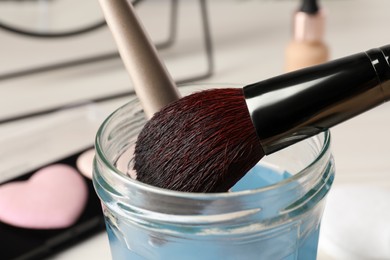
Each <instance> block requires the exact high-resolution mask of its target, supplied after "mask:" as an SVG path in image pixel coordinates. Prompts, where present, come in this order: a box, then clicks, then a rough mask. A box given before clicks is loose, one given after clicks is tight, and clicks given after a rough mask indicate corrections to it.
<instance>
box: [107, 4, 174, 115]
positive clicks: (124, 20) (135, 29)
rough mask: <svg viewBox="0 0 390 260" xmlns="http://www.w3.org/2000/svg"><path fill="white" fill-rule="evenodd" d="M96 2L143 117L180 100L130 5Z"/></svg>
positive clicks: (154, 48)
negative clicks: (129, 80)
mask: <svg viewBox="0 0 390 260" xmlns="http://www.w3.org/2000/svg"><path fill="white" fill-rule="evenodd" d="M99 2H100V6H101V9H102V11H103V14H104V17H105V19H106V22H107V25H108V27H109V28H110V31H111V33H112V35H113V37H114V40H115V42H116V45H117V47H118V51H119V54H120V56H121V58H122V61H123V63H124V65H125V67H126V70H127V72H128V73H129V74H130V78H131V80H132V81H133V84H134V89H135V92H136V94H137V97H138V98H139V100H140V102H141V104H142V107H143V109H144V112H145V114H146V116H147V117H148V118H150V117H152V116H153V114H154V113H155V112H157V111H159V110H160V109H161V108H162V107H164V106H165V105H167V104H169V103H171V102H172V101H174V100H177V99H179V98H180V95H179V92H178V90H177V88H176V86H175V84H174V81H173V80H172V78H171V76H170V75H169V74H168V72H167V70H166V68H165V66H164V64H163V62H162V61H161V60H160V59H159V57H158V54H157V50H156V47H155V46H154V44H153V43H152V41H151V40H150V38H149V36H148V35H147V34H146V30H145V29H144V28H143V26H142V24H141V22H140V19H139V18H138V16H137V15H136V13H135V11H134V8H133V6H132V4H131V2H130V1H128V0H115V1H112V0H99Z"/></svg>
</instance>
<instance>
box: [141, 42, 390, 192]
mask: <svg viewBox="0 0 390 260" xmlns="http://www.w3.org/2000/svg"><path fill="white" fill-rule="evenodd" d="M389 55H390V45H387V46H384V47H381V48H376V49H371V50H369V51H367V52H362V53H358V54H354V55H351V56H348V57H345V58H341V59H338V60H334V61H330V62H327V63H324V64H321V65H316V66H313V67H309V68H305V69H301V70H297V71H294V72H290V73H287V74H284V75H281V76H277V77H274V78H270V79H267V80H264V81H260V82H257V83H254V84H251V85H247V86H245V87H243V88H235V89H234V88H230V89H229V88H226V89H212V90H206V91H202V92H198V93H194V94H192V95H190V96H186V97H184V98H182V99H180V100H178V101H176V102H173V103H171V104H170V105H168V106H166V107H165V108H164V109H163V110H161V111H160V112H158V113H156V114H155V115H154V117H153V118H152V119H151V120H149V122H147V123H146V125H145V126H144V128H143V129H142V131H141V133H140V135H139V136H138V140H137V144H136V147H135V153H134V154H135V156H134V161H135V164H134V169H135V170H136V171H137V178H138V180H139V181H142V182H144V183H147V184H150V185H154V186H157V187H162V188H166V189H172V190H179V191H190V192H223V191H227V190H228V189H229V188H230V187H231V186H233V185H234V184H235V183H236V182H237V181H238V180H239V179H240V178H241V177H243V175H245V174H246V172H247V171H248V170H249V169H250V168H252V167H253V166H254V165H255V164H256V163H257V162H258V161H259V160H260V159H261V158H262V157H263V156H264V155H268V154H271V153H274V152H276V151H278V150H281V149H283V148H285V147H287V146H289V145H292V144H294V143H296V142H299V141H301V140H303V139H306V138H308V137H310V136H313V135H316V134H318V133H320V132H321V131H324V130H326V129H328V128H330V127H332V126H334V125H336V124H338V123H341V122H343V121H345V120H347V119H349V118H352V117H354V116H356V115H358V114H361V113H363V112H365V111H367V110H369V109H371V108H373V107H375V106H377V105H379V104H381V103H383V102H385V101H387V100H388V99H389V98H390V81H389V80H390V66H389V60H388V59H389ZM356 131H359V129H356Z"/></svg>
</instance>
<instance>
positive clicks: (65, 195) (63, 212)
mask: <svg viewBox="0 0 390 260" xmlns="http://www.w3.org/2000/svg"><path fill="white" fill-rule="evenodd" d="M87 199H88V188H87V186H86V183H85V181H84V179H83V177H82V176H81V175H80V174H79V173H78V172H77V171H76V170H75V169H73V168H72V167H70V166H67V165H64V164H55V165H51V166H48V167H45V168H42V169H41V170H39V171H37V172H36V173H35V174H34V175H33V176H32V177H30V179H28V180H27V181H17V182H10V183H7V184H4V185H2V186H0V221H2V222H4V223H7V224H9V225H13V226H18V227H23V228H31V229H56V228H66V227H68V226H70V225H72V224H73V223H74V222H75V221H76V220H77V219H78V217H79V216H80V214H81V213H82V211H83V209H84V207H85V204H86V202H87Z"/></svg>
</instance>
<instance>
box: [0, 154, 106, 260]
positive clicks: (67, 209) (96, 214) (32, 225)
mask: <svg viewBox="0 0 390 260" xmlns="http://www.w3.org/2000/svg"><path fill="white" fill-rule="evenodd" d="M88 152H89V153H91V151H90V150H89V151H88ZM84 153H85V152H84V151H81V152H78V153H77V154H74V155H72V156H69V157H67V158H64V159H62V160H59V161H57V162H55V163H53V164H51V165H47V166H45V167H42V168H40V169H35V170H34V171H31V172H29V173H26V174H24V175H22V176H20V177H17V178H15V179H12V180H10V181H7V182H5V183H2V184H0V252H1V258H2V259H7V260H8V259H9V260H11V259H43V258H44V257H47V256H49V255H52V254H54V253H56V252H59V251H60V250H63V249H65V248H67V247H70V246H72V245H74V244H76V243H78V242H80V241H81V240H83V239H85V238H87V237H89V236H91V235H93V234H95V233H97V232H100V231H103V230H104V228H105V225H104V219H103V214H102V210H101V205H100V201H99V199H98V197H97V195H96V193H95V191H94V188H93V185H92V181H91V179H90V178H88V177H86V176H88V175H86V176H84V175H82V174H81V171H82V170H81V171H80V170H79V168H78V166H77V165H78V164H79V165H82V164H83V163H84V164H87V165H88V164H90V163H91V160H92V156H83V155H84ZM83 158H87V159H88V160H89V162H80V159H81V160H82V159H83ZM78 160H79V162H78V163H77V161H78ZM80 163H81V164H80ZM84 169H85V168H84ZM84 172H85V170H84ZM84 174H85V173H84ZM89 176H90V175H89Z"/></svg>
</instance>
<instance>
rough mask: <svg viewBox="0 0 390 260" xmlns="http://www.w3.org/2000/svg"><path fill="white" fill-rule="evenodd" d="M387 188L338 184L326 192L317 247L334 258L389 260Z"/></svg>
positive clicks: (389, 190) (389, 214) (389, 200)
mask: <svg viewBox="0 0 390 260" xmlns="http://www.w3.org/2000/svg"><path fill="white" fill-rule="evenodd" d="M389 245H390V189H386V188H384V187H379V186H374V185H371V186H370V185H368V184H367V185H362V184H355V185H352V184H350V185H341V186H338V187H334V188H332V189H331V191H330V192H329V197H328V199H327V205H326V208H325V212H324V217H323V220H322V224H321V238H320V247H321V250H323V251H325V252H326V253H327V254H329V255H330V256H332V257H335V259H390V246H389Z"/></svg>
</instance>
